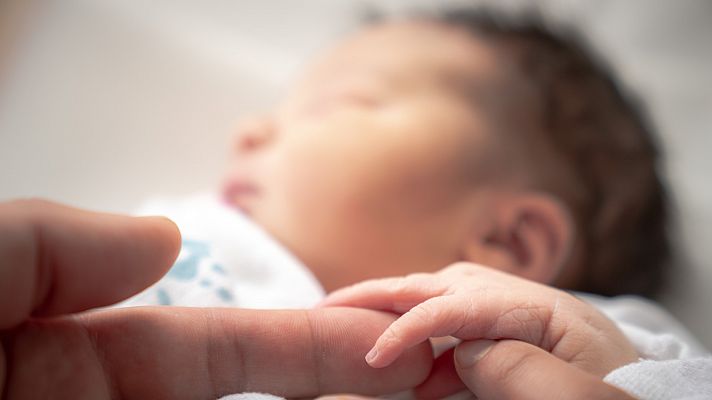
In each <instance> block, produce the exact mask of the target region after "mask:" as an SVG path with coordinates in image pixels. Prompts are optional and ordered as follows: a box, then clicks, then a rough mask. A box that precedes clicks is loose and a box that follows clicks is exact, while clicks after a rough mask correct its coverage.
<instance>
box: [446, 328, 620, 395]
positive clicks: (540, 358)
mask: <svg viewBox="0 0 712 400" xmlns="http://www.w3.org/2000/svg"><path fill="white" fill-rule="evenodd" d="M455 367H456V369H457V374H458V375H459V376H460V379H462V382H464V383H465V385H466V386H467V388H468V389H469V390H470V391H471V392H472V393H474V394H475V396H476V398H477V399H480V400H499V399H520V400H558V399H597V400H598V399H610V400H614V399H615V400H632V399H633V397H631V396H630V395H628V394H627V393H625V392H623V391H622V390H620V389H618V388H616V387H613V386H611V385H608V384H606V383H605V382H603V381H602V380H601V379H600V378H599V377H597V376H595V375H593V374H589V373H587V372H585V371H583V370H581V369H580V368H578V367H575V366H574V365H571V364H569V363H566V362H564V361H562V360H560V359H559V358H557V357H555V356H553V355H552V354H550V353H548V352H546V351H544V350H542V349H541V348H539V347H536V346H533V345H531V344H529V343H526V342H520V341H516V340H502V341H492V340H479V341H472V342H463V343H461V344H459V345H458V346H457V347H456V348H455Z"/></svg>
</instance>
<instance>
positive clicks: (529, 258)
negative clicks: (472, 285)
mask: <svg viewBox="0 0 712 400" xmlns="http://www.w3.org/2000/svg"><path fill="white" fill-rule="evenodd" d="M492 208H493V210H492V213H491V214H490V218H489V221H488V222H489V223H488V224H487V225H488V227H487V229H486V230H485V231H484V232H483V233H482V234H481V235H479V236H480V237H479V238H470V240H468V243H469V245H466V248H465V249H464V250H465V251H464V254H465V258H466V259H467V261H472V262H477V263H482V264H485V265H488V266H491V267H494V268H497V269H500V270H503V271H506V272H509V273H512V274H515V275H518V276H521V277H523V278H527V279H530V280H533V281H537V282H542V283H552V282H553V281H554V280H555V279H556V278H557V276H558V275H559V273H560V272H561V267H562V266H563V264H564V263H565V262H566V260H567V258H568V257H569V253H570V251H571V248H572V245H573V241H574V234H575V233H574V232H575V230H574V226H573V222H572V219H571V215H570V213H569V211H568V208H567V207H566V206H565V205H564V204H563V203H562V202H561V201H559V200H558V199H557V198H555V197H553V196H551V195H548V194H543V193H517V194H509V195H507V196H503V197H502V198H499V199H498V201H497V202H496V203H495V204H493V207H492ZM467 247H469V248H467Z"/></svg>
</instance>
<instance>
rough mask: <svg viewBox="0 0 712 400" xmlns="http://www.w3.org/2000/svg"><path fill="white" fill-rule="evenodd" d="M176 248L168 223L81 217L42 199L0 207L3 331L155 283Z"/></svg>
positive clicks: (114, 299)
mask: <svg viewBox="0 0 712 400" xmlns="http://www.w3.org/2000/svg"><path fill="white" fill-rule="evenodd" d="M179 249H180V233H179V232H178V229H177V227H176V226H175V224H173V223H172V222H171V221H169V220H167V219H165V218H156V217H151V218H132V217H126V216H119V215H111V214H102V213H95V212H89V211H83V210H79V209H75V208H71V207H66V206H62V205H59V204H56V203H52V202H48V201H42V200H20V201H14V202H9V203H1V204H0V329H6V328H10V327H12V326H15V325H17V324H19V323H21V322H22V321H24V320H25V319H26V318H27V317H28V316H30V315H57V314H63V313H70V312H78V311H83V310H86V309H89V308H93V307H98V306H103V305H108V304H112V303H115V302H117V301H120V300H123V299H125V298H127V297H129V296H131V295H132V294H135V293H137V292H139V291H140V290H142V289H144V288H145V287H147V286H148V285H150V284H151V283H153V282H155V281H156V280H158V279H159V278H160V277H161V276H162V275H163V274H164V273H165V272H166V271H167V269H168V268H169V267H170V266H171V264H172V262H173V260H174V259H175V257H176V256H177V254H178V251H179Z"/></svg>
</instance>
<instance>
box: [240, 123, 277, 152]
mask: <svg viewBox="0 0 712 400" xmlns="http://www.w3.org/2000/svg"><path fill="white" fill-rule="evenodd" d="M274 134H275V122H274V120H273V119H272V118H271V117H254V118H249V119H246V120H244V121H242V122H241V123H240V124H239V125H238V129H237V133H236V135H235V139H234V150H235V152H236V153H245V152H250V151H254V150H258V149H259V148H261V147H263V146H264V145H265V144H267V143H268V142H269V141H270V140H272V138H273V137H274Z"/></svg>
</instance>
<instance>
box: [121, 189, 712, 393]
mask: <svg viewBox="0 0 712 400" xmlns="http://www.w3.org/2000/svg"><path fill="white" fill-rule="evenodd" d="M139 214H141V215H165V216H167V217H169V218H171V219H172V220H173V221H175V222H176V224H177V225H178V226H179V228H180V230H181V233H182V235H183V247H182V249H181V252H180V254H179V256H178V259H177V260H176V262H175V264H174V266H173V267H172V268H171V270H170V271H169V272H168V273H167V274H166V276H165V277H163V278H162V279H161V280H160V281H159V282H157V283H156V284H154V285H153V286H151V287H149V288H148V289H146V290H145V291H144V292H142V293H140V294H138V295H136V296H134V297H133V298H131V299H128V300H126V301H124V302H122V303H120V304H119V305H118V306H137V305H176V306H193V307H200V306H205V307H241V308H262V309H267V308H281V309H284V308H311V307H312V306H314V305H315V304H316V303H317V302H318V301H319V300H320V299H322V298H323V297H324V295H325V294H324V290H323V289H322V288H321V286H320V285H319V283H318V281H317V280H316V278H315V277H314V276H313V275H312V274H311V272H310V271H309V270H308V269H307V268H306V267H305V266H304V265H302V264H301V262H300V261H299V260H297V259H296V258H295V257H294V256H293V255H292V254H291V253H290V252H289V251H288V250H287V249H285V248H284V247H283V246H282V245H280V244H279V243H278V242H277V241H275V240H274V239H273V238H271V237H270V236H269V235H268V234H267V233H266V232H264V231H263V230H262V229H261V228H260V227H259V226H257V225H256V224H254V223H253V222H252V221H250V220H249V219H248V218H246V217H244V216H243V215H242V214H240V213H239V212H237V211H235V210H233V209H231V208H229V207H227V206H225V205H223V204H222V203H221V202H220V201H218V200H217V199H216V198H215V197H214V196H211V195H197V196H192V197H189V198H185V199H181V200H158V199H157V200H154V201H151V202H148V203H147V204H146V205H145V206H144V207H142V208H141V210H139ZM577 295H578V296H579V297H581V298H583V299H584V300H585V301H588V302H590V303H591V304H593V305H594V306H596V307H597V308H598V309H599V310H601V311H602V312H603V313H605V314H606V315H607V316H608V317H609V318H611V319H612V320H613V321H614V322H616V323H617V324H618V326H619V327H620V328H621V330H622V331H623V332H624V333H625V334H626V336H627V337H628V338H629V339H630V340H631V342H632V343H633V344H634V345H635V347H636V348H637V350H638V352H639V354H640V355H641V361H640V362H638V363H635V364H631V365H628V366H625V367H622V368H619V369H617V370H615V371H613V372H611V373H610V374H609V375H608V376H606V378H605V381H606V382H608V383H611V384H613V385H616V386H619V387H621V388H622V389H624V390H626V391H628V392H629V393H631V394H633V395H635V396H637V397H639V398H641V399H676V398H677V399H703V398H704V399H707V398H709V399H712V358H711V357H710V356H709V353H708V352H707V351H706V350H705V349H704V348H703V347H702V346H701V345H700V344H699V343H698V342H697V341H696V340H695V339H694V338H693V337H692V335H690V334H689V333H688V332H687V330H685V328H684V327H683V326H682V325H680V324H679V323H678V322H677V321H676V320H675V319H674V318H672V317H671V316H670V315H669V314H668V313H666V312H665V311H663V310H662V309H661V308H660V307H658V306H656V305H654V304H653V303H651V302H649V301H647V300H644V299H641V298H639V297H634V296H621V297H617V298H612V299H607V298H603V297H598V296H594V295H589V294H577ZM228 398H229V399H231V400H238V399H267V398H274V397H272V396H268V395H258V394H238V395H231V396H227V397H225V398H224V399H225V400H226V399H228Z"/></svg>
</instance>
